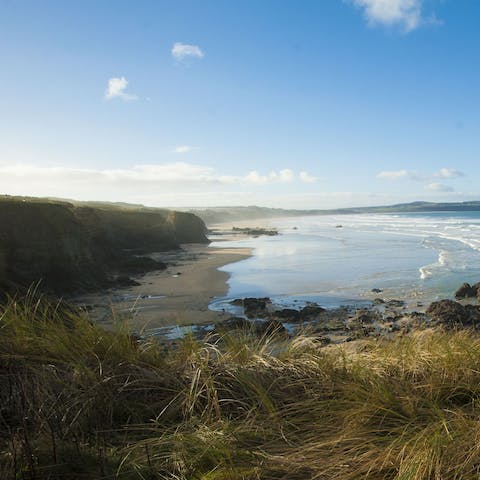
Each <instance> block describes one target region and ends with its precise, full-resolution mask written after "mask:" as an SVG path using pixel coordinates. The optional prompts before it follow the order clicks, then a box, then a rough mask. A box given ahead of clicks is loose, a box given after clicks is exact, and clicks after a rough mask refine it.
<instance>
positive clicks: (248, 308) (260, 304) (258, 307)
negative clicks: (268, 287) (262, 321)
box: [243, 297, 271, 318]
mask: <svg viewBox="0 0 480 480" xmlns="http://www.w3.org/2000/svg"><path fill="white" fill-rule="evenodd" d="M270 302H271V300H270V299H269V298H268V297H265V298H244V299H243V312H244V313H245V315H246V316H247V317H249V318H252V317H256V316H258V315H261V314H264V313H265V310H266V308H267V303H270Z"/></svg>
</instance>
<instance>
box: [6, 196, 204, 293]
mask: <svg viewBox="0 0 480 480" xmlns="http://www.w3.org/2000/svg"><path fill="white" fill-rule="evenodd" d="M205 233H206V228H205V225H204V224H203V222H202V221H201V220H200V219H199V218H198V217H195V216H194V215H192V214H187V213H178V212H170V211H168V210H160V209H142V208H139V209H138V210H135V209H133V208H129V209H123V208H121V207H115V206H104V207H90V206H85V205H83V206H74V205H73V204H70V203H67V202H53V201H48V200H38V199H37V200H35V199H28V200H27V199H18V198H10V197H4V198H0V290H4V291H5V290H7V291H9V292H12V291H15V290H16V289H18V288H22V287H29V286H30V285H31V284H32V283H36V282H41V283H40V288H41V289H42V290H44V291H48V292H52V293H57V294H63V293H69V292H77V291H88V290H95V289H98V288H102V287H105V286H109V285H112V284H114V282H115V279H117V278H119V279H120V281H121V283H123V284H126V282H127V280H126V278H125V275H128V274H142V273H145V272H147V271H151V270H155V269H161V268H165V265H164V264H162V263H161V262H156V261H155V260H153V259H151V258H149V257H146V256H145V255H146V254H148V253H152V252H158V251H164V250H169V249H174V248H178V247H179V245H180V244H181V243H190V242H208V240H207V238H206V236H205Z"/></svg>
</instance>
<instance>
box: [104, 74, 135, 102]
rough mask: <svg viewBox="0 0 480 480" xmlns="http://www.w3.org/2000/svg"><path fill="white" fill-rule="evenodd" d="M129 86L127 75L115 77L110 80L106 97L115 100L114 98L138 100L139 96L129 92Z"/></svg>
mask: <svg viewBox="0 0 480 480" xmlns="http://www.w3.org/2000/svg"><path fill="white" fill-rule="evenodd" d="M127 86H128V80H127V79H126V78H125V77H113V78H110V79H109V80H108V86H107V90H106V91H105V98H106V99H107V100H113V99H114V98H121V99H122V100H126V101H129V100H136V99H137V96H136V95H132V94H130V93H127V92H126V91H125V90H126V89H127Z"/></svg>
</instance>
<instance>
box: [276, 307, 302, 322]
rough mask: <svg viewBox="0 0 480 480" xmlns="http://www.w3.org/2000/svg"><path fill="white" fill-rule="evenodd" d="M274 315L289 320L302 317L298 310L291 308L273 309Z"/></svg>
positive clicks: (292, 320) (297, 319)
mask: <svg viewBox="0 0 480 480" xmlns="http://www.w3.org/2000/svg"><path fill="white" fill-rule="evenodd" d="M275 316H277V317H279V318H283V319H284V320H287V321H290V322H298V321H299V320H301V318H302V316H301V314H300V312H299V311H298V310H295V309H293V308H283V309H282V310H277V311H275Z"/></svg>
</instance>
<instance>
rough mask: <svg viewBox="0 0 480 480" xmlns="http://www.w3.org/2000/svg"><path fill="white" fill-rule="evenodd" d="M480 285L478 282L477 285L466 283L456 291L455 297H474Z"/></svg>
mask: <svg viewBox="0 0 480 480" xmlns="http://www.w3.org/2000/svg"><path fill="white" fill-rule="evenodd" d="M479 286H480V285H479V284H478V283H476V284H475V285H473V286H472V285H470V284H469V283H466V282H465V283H464V284H463V285H462V286H461V287H460V288H459V289H458V290H457V291H456V292H455V298H457V299H461V298H473V297H476V296H477V291H478V287H479Z"/></svg>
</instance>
